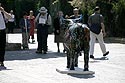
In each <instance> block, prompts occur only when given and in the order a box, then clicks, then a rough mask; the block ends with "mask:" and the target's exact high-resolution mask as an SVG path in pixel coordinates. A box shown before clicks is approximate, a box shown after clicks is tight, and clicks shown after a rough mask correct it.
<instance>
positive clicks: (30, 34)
mask: <svg viewBox="0 0 125 83" xmlns="http://www.w3.org/2000/svg"><path fill="white" fill-rule="evenodd" d="M28 19H29V21H30V32H29V43H30V37H31V39H32V43H34V42H35V40H34V29H35V16H34V15H33V11H32V10H31V11H30V15H29V16H28Z"/></svg>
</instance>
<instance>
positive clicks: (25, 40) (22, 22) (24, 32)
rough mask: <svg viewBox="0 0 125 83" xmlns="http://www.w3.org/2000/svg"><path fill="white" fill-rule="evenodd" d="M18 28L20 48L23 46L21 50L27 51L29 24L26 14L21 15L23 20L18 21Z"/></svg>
mask: <svg viewBox="0 0 125 83" xmlns="http://www.w3.org/2000/svg"><path fill="white" fill-rule="evenodd" d="M19 26H20V28H21V29H22V46H23V49H29V47H28V40H29V29H30V22H29V20H28V18H27V13H26V12H24V13H23V18H22V19H21V20H20V23H19Z"/></svg>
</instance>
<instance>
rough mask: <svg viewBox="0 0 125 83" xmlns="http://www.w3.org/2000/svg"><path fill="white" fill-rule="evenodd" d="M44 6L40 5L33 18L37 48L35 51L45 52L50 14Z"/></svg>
mask: <svg viewBox="0 0 125 83" xmlns="http://www.w3.org/2000/svg"><path fill="white" fill-rule="evenodd" d="M47 11H48V10H47V9H46V8H45V7H41V8H40V10H39V13H38V15H37V17H36V19H35V22H36V26H37V41H38V48H37V51H36V53H42V51H43V53H44V54H46V53H47V38H48V28H49V27H50V25H51V23H52V22H51V16H50V14H49V13H48V12H47Z"/></svg>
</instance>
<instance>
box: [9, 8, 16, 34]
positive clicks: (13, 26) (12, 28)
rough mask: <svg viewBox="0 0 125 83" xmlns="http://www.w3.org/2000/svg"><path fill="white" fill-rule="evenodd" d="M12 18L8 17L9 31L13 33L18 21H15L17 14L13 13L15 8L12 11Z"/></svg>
mask: <svg viewBox="0 0 125 83" xmlns="http://www.w3.org/2000/svg"><path fill="white" fill-rule="evenodd" d="M10 15H11V17H12V18H11V19H8V23H7V25H8V33H13V30H14V28H15V25H16V22H15V15H14V14H13V10H11V11H10Z"/></svg>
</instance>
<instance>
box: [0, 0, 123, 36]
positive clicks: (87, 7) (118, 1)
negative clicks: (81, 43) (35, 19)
mask: <svg viewBox="0 0 125 83" xmlns="http://www.w3.org/2000/svg"><path fill="white" fill-rule="evenodd" d="M0 3H2V6H3V7H4V8H5V10H6V11H7V12H9V11H10V10H11V9H12V10H14V13H15V15H16V21H17V24H18V22H19V20H20V18H21V15H22V13H23V11H26V12H28V13H29V11H30V10H33V11H34V12H35V15H36V14H37V11H38V10H39V8H40V7H41V6H45V7H46V8H47V9H48V11H49V13H50V14H51V16H52V18H53V17H55V16H56V13H57V12H58V11H59V10H62V11H63V12H64V14H65V15H71V14H73V11H72V10H73V7H78V8H79V9H80V13H82V14H83V15H84V21H85V22H84V23H87V20H88V16H89V15H91V14H92V13H93V9H94V8H95V6H96V5H98V6H100V8H101V14H102V15H103V16H104V21H105V26H106V31H107V33H108V35H109V36H119V37H125V19H124V18H125V15H124V14H125V0H0Z"/></svg>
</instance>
